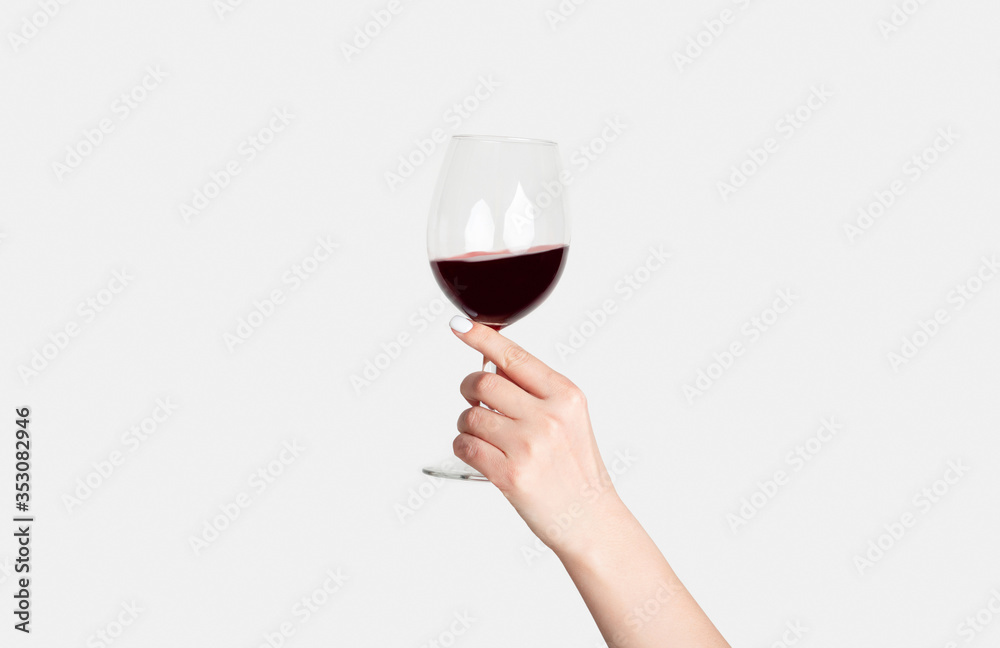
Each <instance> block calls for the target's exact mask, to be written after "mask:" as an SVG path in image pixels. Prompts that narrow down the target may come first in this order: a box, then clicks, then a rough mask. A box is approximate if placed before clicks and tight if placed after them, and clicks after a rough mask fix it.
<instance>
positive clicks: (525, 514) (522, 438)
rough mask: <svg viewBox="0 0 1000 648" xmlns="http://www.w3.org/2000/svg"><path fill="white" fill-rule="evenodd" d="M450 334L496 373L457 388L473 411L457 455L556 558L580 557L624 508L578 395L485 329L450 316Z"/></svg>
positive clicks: (472, 377)
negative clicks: (487, 482) (575, 554)
mask: <svg viewBox="0 0 1000 648" xmlns="http://www.w3.org/2000/svg"><path fill="white" fill-rule="evenodd" d="M451 327H452V329H453V330H454V331H455V334H456V335H457V336H458V337H459V338H460V339H461V340H462V341H463V342H465V343H466V344H468V345H469V346H471V347H472V348H473V349H476V350H477V351H479V352H480V353H482V354H483V355H484V356H485V357H486V358H487V359H489V360H490V361H492V362H493V363H494V364H495V365H496V366H497V373H496V374H492V373H487V372H483V371H477V372H475V373H472V374H469V375H468V376H466V378H465V380H463V381H462V384H461V387H460V390H461V392H462V395H463V396H464V397H465V399H466V400H467V401H468V402H469V404H470V405H472V407H470V408H469V409H467V410H465V411H464V412H462V414H461V415H460V416H459V418H458V430H459V432H461V434H459V435H458V437H457V438H456V439H455V442H454V444H453V447H454V451H455V455H456V456H457V457H458V458H459V459H461V460H462V461H465V462H466V463H467V464H469V465H470V466H472V467H473V468H475V469H477V470H478V471H480V472H481V473H482V474H483V475H485V476H486V477H487V478H488V479H489V480H490V481H491V482H493V484H494V485H495V486H496V487H497V488H499V489H500V492H502V493H503V494H504V496H506V497H507V499H508V500H509V501H510V503H511V504H512V505H513V506H514V508H515V509H516V510H517V512H518V514H520V516H521V517H522V518H523V519H524V521H525V522H527V523H528V526H529V527H530V528H531V530H532V531H533V532H534V533H535V535H537V536H538V537H539V538H540V539H541V540H542V542H544V543H545V544H546V545H548V546H549V547H550V548H551V549H552V550H553V551H555V552H556V553H557V554H563V553H570V552H576V551H585V547H586V541H587V539H588V538H591V537H593V534H594V533H599V531H600V528H601V526H602V525H605V524H607V522H608V521H609V519H614V516H616V515H617V514H619V513H620V512H621V511H622V510H623V509H624V505H623V504H622V503H621V500H620V499H619V498H618V494H617V493H616V492H615V490H614V488H613V487H612V485H611V478H610V476H609V475H608V471H607V469H606V468H605V466H604V462H603V461H602V460H601V455H600V453H599V451H598V449H597V442H596V441H595V440H594V431H593V428H592V427H591V425H590V415H589V414H588V412H587V401H586V399H585V398H584V395H583V392H582V391H580V389H579V388H578V387H577V386H576V385H574V384H573V383H572V382H570V380H569V379H567V378H566V377H565V376H563V375H561V374H559V373H557V372H555V371H553V370H552V369H550V368H549V367H548V366H546V365H545V364H544V363H543V362H541V361H540V360H538V359H537V358H535V357H534V356H532V355H531V354H530V353H528V352H527V351H525V350H524V349H522V348H521V347H519V346H518V345H516V344H514V343H513V342H511V341H510V340H508V339H507V338H505V337H503V336H502V335H500V334H499V333H497V332H496V331H494V330H493V329H491V328H489V327H488V326H484V325H482V324H474V323H472V322H470V321H469V320H467V319H465V318H464V317H458V316H456V317H455V318H453V319H452V321H451ZM480 403H483V404H485V405H487V406H488V407H490V408H492V409H493V410H498V411H491V410H490V409H487V408H485V407H480V406H479V404H480ZM498 412H499V413H498Z"/></svg>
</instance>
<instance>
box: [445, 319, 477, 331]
mask: <svg viewBox="0 0 1000 648" xmlns="http://www.w3.org/2000/svg"><path fill="white" fill-rule="evenodd" d="M448 325H449V326H451V328H452V329H454V330H456V331H458V332H459V333H468V332H469V331H471V330H472V321H471V320H469V319H467V318H465V317H462V316H461V315H456V316H455V317H452V318H451V321H450V322H448Z"/></svg>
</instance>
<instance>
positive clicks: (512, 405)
mask: <svg viewBox="0 0 1000 648" xmlns="http://www.w3.org/2000/svg"><path fill="white" fill-rule="evenodd" d="M451 327H452V329H454V331H455V334H456V335H458V337H459V338H461V340H462V341H463V342H465V343H466V344H468V345H469V346H471V347H472V348H473V349H476V350H477V351H479V352H480V353H482V354H483V355H484V356H486V358H487V359H489V360H491V361H492V362H493V363H494V364H495V365H496V366H497V374H490V373H485V372H482V371H477V372H476V373H473V374H469V375H468V376H467V377H466V378H465V380H463V381H462V386H461V391H462V395H463V396H465V399H466V400H467V401H469V404H470V405H472V407H471V408H469V409H467V410H465V411H464V412H462V414H461V416H459V417H458V430H459V432H461V434H459V435H458V437H457V438H456V439H455V443H454V448H455V455H456V456H458V458H460V459H462V460H463V461H465V462H466V463H467V464H469V465H470V466H472V467H473V468H476V469H477V470H479V471H480V472H481V473H483V474H484V475H485V476H486V477H487V478H489V480H490V481H491V482H493V484H495V485H496V487H497V488H499V489H500V491H501V492H502V493H503V494H504V495H505V496H506V497H507V499H508V500H509V501H510V503H511V504H513V505H514V508H515V509H517V512H518V513H519V514H520V515H521V517H522V518H524V521H525V522H527V523H528V526H529V527H531V530H532V531H534V533H535V535H537V536H538V537H539V538H541V540H542V542H544V543H545V544H547V545H548V546H549V547H551V548H552V550H553V551H554V552H555V553H556V555H557V556H559V559H560V560H561V561H562V563H563V566H565V567H566V571H567V573H569V576H570V578H572V579H573V582H574V583H575V584H576V587H577V589H578V590H579V592H580V594H581V596H582V597H583V600H584V601H585V602H586V604H587V607H588V608H589V609H590V613H591V614H592V615H593V617H594V620H595V621H596V622H597V625H598V627H599V628H600V629H601V634H603V635H604V639H605V641H607V642H608V646H611V648H624V647H627V648H653V647H656V648H662V647H663V646H671V647H672V648H728V647H729V644H727V643H726V640H725V639H724V638H723V637H722V635H721V634H719V631H718V630H717V629H716V628H715V626H714V625H712V622H711V621H710V620H709V618H708V617H707V616H706V615H705V613H704V611H702V609H701V608H700V607H699V606H698V604H697V603H696V602H695V600H694V599H693V598H692V597H691V594H690V593H689V592H688V591H687V589H686V588H685V587H684V585H683V584H682V583H681V581H680V579H679V578H678V577H677V575H676V574H675V573H674V571H673V569H671V567H670V564H669V563H667V561H666V559H665V558H664V557H663V554H661V553H660V550H659V549H657V547H656V544H655V543H654V542H653V540H652V538H650V537H649V535H648V534H647V533H646V532H645V531H644V530H643V528H642V526H641V525H640V524H639V522H638V520H636V519H635V517H634V516H633V515H632V513H631V512H630V511H629V510H628V509H627V508H626V507H625V505H624V504H623V503H622V501H621V499H619V497H618V493H617V492H615V489H614V488H613V487H612V486H611V478H610V476H609V475H608V471H607V469H606V468H605V467H604V462H603V461H601V455H600V453H599V452H598V450H597V443H596V441H595V440H594V431H593V429H592V428H591V426H590V416H589V414H588V413H587V402H586V400H585V399H584V397H583V392H581V391H580V389H579V388H578V387H577V386H576V385H574V384H573V383H572V382H570V381H569V380H568V379H567V378H566V377H565V376H562V375H560V374H558V373H556V372H555V371H553V370H552V369H550V368H549V367H547V366H546V365H545V364H544V363H543V362H541V361H540V360H538V359H537V358H535V357H534V356H532V355H531V354H530V353H528V352H527V351H525V350H524V349H522V348H521V347H519V346H517V345H516V344H514V343H513V342H511V341H510V340H508V339H507V338H505V337H503V336H502V335H500V334H499V333H497V332H496V331H494V330H493V329H491V328H489V327H487V326H483V325H481V324H473V323H472V322H470V321H469V320H467V319H465V318H464V317H455V318H452V320H451ZM480 403H483V404H485V405H487V406H489V407H491V408H493V409H496V410H498V412H494V411H491V410H489V409H486V408H485V407H480V406H479V404H480Z"/></svg>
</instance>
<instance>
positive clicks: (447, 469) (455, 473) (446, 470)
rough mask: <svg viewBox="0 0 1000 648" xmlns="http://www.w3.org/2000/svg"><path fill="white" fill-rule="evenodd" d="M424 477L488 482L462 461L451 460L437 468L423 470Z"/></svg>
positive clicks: (431, 467)
mask: <svg viewBox="0 0 1000 648" xmlns="http://www.w3.org/2000/svg"><path fill="white" fill-rule="evenodd" d="M423 473H424V474H425V475H430V476H431V477H443V478H444V479H459V480H461V481H482V482H488V481H489V479H486V477H485V476H483V474H482V473H481V472H479V471H478V470H476V469H475V468H473V467H472V466H470V465H468V464H467V463H465V462H464V461H459V460H458V459H454V458H452V459H451V460H450V461H444V462H442V463H441V464H440V465H437V466H428V467H426V468H424V469H423Z"/></svg>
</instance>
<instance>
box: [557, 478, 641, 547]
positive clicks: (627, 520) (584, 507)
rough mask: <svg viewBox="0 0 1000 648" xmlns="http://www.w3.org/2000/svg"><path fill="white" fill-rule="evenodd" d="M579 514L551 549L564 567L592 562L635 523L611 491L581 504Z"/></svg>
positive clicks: (615, 493)
mask: <svg viewBox="0 0 1000 648" xmlns="http://www.w3.org/2000/svg"><path fill="white" fill-rule="evenodd" d="M579 512H580V515H579V517H578V518H577V519H576V520H575V521H574V524H573V526H572V527H571V528H570V529H567V532H566V533H563V534H562V535H561V536H560V537H559V538H558V539H555V540H554V541H553V542H552V543H551V544H550V547H551V549H552V551H553V552H554V553H555V554H556V556H558V557H559V560H561V561H562V562H563V563H564V564H566V563H567V561H569V562H574V563H576V562H587V563H589V562H592V561H593V560H595V559H596V558H597V557H598V555H599V554H600V553H601V551H602V547H605V546H607V545H608V543H609V542H610V543H614V542H615V538H616V537H620V536H621V535H622V533H623V532H625V531H626V530H627V529H628V528H630V527H631V526H632V525H633V524H635V523H636V522H635V518H634V517H633V516H632V512H631V511H629V510H628V507H626V506H625V503H624V502H622V500H621V498H620V497H619V496H618V493H617V492H615V490H614V489H611V490H609V491H606V492H604V493H602V494H601V495H600V496H599V497H598V498H596V499H595V500H593V501H590V502H586V503H583V504H581V505H580V508H579Z"/></svg>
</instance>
